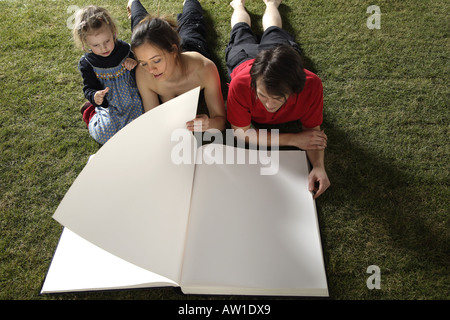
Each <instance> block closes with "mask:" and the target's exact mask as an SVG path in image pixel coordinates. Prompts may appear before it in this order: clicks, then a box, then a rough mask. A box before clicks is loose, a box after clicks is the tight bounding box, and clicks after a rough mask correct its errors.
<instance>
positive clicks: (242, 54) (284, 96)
mask: <svg viewBox="0 0 450 320" xmlns="http://www.w3.org/2000/svg"><path fill="white" fill-rule="evenodd" d="M264 2H265V4H266V9H265V12H264V15H263V18H262V23H263V28H264V33H263V35H262V37H261V40H260V41H259V42H258V40H257V38H256V36H255V35H254V33H253V32H252V30H251V20H250V16H249V14H248V13H247V11H246V9H245V0H233V1H232V2H231V3H230V4H231V6H232V7H233V9H234V11H233V14H232V16H231V26H232V31H231V36H230V42H229V44H228V46H227V49H226V60H227V68H228V72H229V74H230V77H231V82H230V86H229V92H228V99H227V119H228V121H229V122H230V124H231V127H232V129H234V130H235V131H234V132H235V136H236V137H237V138H238V139H245V140H246V141H247V142H248V141H252V138H255V140H256V141H257V143H258V144H259V145H262V144H270V142H271V141H273V139H272V138H270V139H267V141H262V140H260V139H259V137H258V131H257V130H256V131H254V130H249V129H250V128H251V127H252V126H253V127H256V129H263V128H279V129H280V132H281V133H279V135H278V146H293V147H297V148H299V149H303V150H306V153H307V156H308V159H309V161H310V163H311V165H312V170H311V172H310V174H309V177H308V180H309V190H310V191H311V192H314V198H317V197H319V196H320V195H321V194H322V193H323V192H324V191H325V190H326V189H327V188H328V187H329V186H330V181H329V179H328V176H327V173H326V171H325V165H324V150H325V148H326V146H327V136H326V135H325V133H324V132H323V131H321V130H320V125H321V124H322V119H323V117H322V111H323V88H322V82H321V80H320V79H319V77H317V75H315V74H314V73H312V72H310V71H308V70H306V69H304V68H303V63H302V60H301V57H300V54H299V51H300V49H299V47H298V45H297V44H296V43H295V41H294V38H293V37H292V36H291V35H290V34H289V33H287V32H286V31H285V30H283V29H282V19H281V16H280V13H279V11H278V6H279V5H280V3H281V0H264ZM295 122H297V123H298V122H300V123H301V128H298V129H299V130H297V131H292V130H289V129H290V128H291V127H292V124H293V123H295ZM252 135H256V137H252Z"/></svg>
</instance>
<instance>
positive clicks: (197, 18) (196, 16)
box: [131, 0, 211, 59]
mask: <svg viewBox="0 0 450 320" xmlns="http://www.w3.org/2000/svg"><path fill="white" fill-rule="evenodd" d="M147 16H148V12H147V10H146V9H145V8H144V6H143V5H142V4H141V2H140V1H139V0H135V1H133V2H132V4H131V30H132V31H133V29H134V27H135V26H136V25H137V24H138V23H139V22H140V21H141V20H142V19H144V18H145V17H147ZM177 24H178V30H177V31H178V34H179V35H180V38H181V50H182V51H196V52H198V53H200V54H202V55H203V56H205V57H206V58H208V59H210V58H211V56H210V54H209V50H208V46H207V44H206V28H205V21H204V19H203V9H202V7H201V5H200V3H199V2H198V1H197V0H186V2H185V4H184V6H183V12H182V13H179V14H178V15H177Z"/></svg>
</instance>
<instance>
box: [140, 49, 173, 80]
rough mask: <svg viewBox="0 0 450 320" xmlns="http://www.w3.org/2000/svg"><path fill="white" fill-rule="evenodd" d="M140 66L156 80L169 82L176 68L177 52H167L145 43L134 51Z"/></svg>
mask: <svg viewBox="0 0 450 320" xmlns="http://www.w3.org/2000/svg"><path fill="white" fill-rule="evenodd" d="M134 54H135V55H136V58H137V60H138V62H139V64H140V65H141V66H142V67H143V68H144V69H145V70H147V71H148V72H149V73H150V74H152V75H153V76H154V77H155V79H156V80H169V79H171V76H172V75H173V74H174V71H175V68H176V56H177V53H176V51H174V52H167V51H166V50H161V49H159V48H158V47H156V46H154V45H152V44H149V43H144V44H142V45H140V46H139V47H137V48H135V49H134Z"/></svg>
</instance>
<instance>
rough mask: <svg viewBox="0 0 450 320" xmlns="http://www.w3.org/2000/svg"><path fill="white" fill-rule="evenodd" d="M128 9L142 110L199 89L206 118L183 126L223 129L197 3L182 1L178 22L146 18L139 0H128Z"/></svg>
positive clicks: (218, 92)
mask: <svg viewBox="0 0 450 320" xmlns="http://www.w3.org/2000/svg"><path fill="white" fill-rule="evenodd" d="M128 12H129V15H130V18H131V25H132V30H133V34H132V37H131V47H132V50H133V52H134V54H135V56H136V58H137V60H138V62H139V66H138V67H137V68H136V81H137V84H138V88H139V92H140V94H141V97H142V102H143V106H144V110H145V111H148V110H150V109H152V108H154V107H156V106H158V105H159V104H160V103H163V102H166V101H168V100H170V99H172V98H175V97H176V96H178V95H180V94H183V93H185V92H187V91H189V90H191V89H193V88H196V87H200V88H201V92H202V94H203V96H204V100H205V102H206V107H207V109H208V110H207V112H208V113H209V116H208V115H206V114H200V115H198V116H197V118H196V119H193V120H192V121H189V122H188V123H187V128H188V129H189V130H192V131H205V130H207V129H210V128H215V129H219V130H221V131H222V130H224V129H225V122H226V115H225V106H224V101H223V96H222V91H221V84H220V77H219V73H218V71H217V67H216V65H215V64H214V63H213V62H212V61H211V60H210V59H208V58H207V57H208V56H209V53H208V49H207V45H206V38H205V25H204V21H203V12H202V8H201V6H200V3H199V2H198V1H197V0H185V1H184V4H183V13H181V14H179V15H178V19H177V20H178V21H177V22H178V26H175V24H173V23H171V22H170V21H168V20H166V19H162V18H152V17H149V16H148V13H147V11H146V9H145V8H144V7H143V6H142V4H141V3H140V1H139V0H130V1H129V3H128ZM198 113H199V112H198ZM200 113H202V112H200ZM194 125H195V127H194Z"/></svg>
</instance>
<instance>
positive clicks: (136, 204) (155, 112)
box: [53, 88, 199, 282]
mask: <svg viewBox="0 0 450 320" xmlns="http://www.w3.org/2000/svg"><path fill="white" fill-rule="evenodd" d="M198 94H199V88H197V89H194V90H192V91H189V92H187V93H185V94H183V95H181V96H179V97H177V98H175V99H172V100H170V101H169V102H167V103H164V104H162V105H160V106H158V107H156V108H154V109H152V110H150V111H149V112H147V113H145V114H143V115H142V116H140V117H139V118H137V119H135V120H134V121H133V122H131V123H130V124H128V125H127V126H126V127H124V128H123V129H122V130H120V131H119V132H118V133H117V134H115V135H114V136H113V137H112V138H111V139H110V140H109V141H108V142H107V143H106V144H105V145H103V146H102V147H101V148H100V150H98V152H97V153H96V154H95V157H93V158H92V159H91V160H90V161H89V163H88V164H87V165H86V166H85V167H84V169H83V170H82V172H81V173H80V174H79V176H78V177H77V179H76V180H75V182H74V183H73V184H72V186H71V187H70V189H69V191H68V192H67V193H66V195H65V197H64V199H63V200H62V201H61V203H60V205H59V207H58V208H57V210H56V212H55V214H54V216H53V217H54V218H55V219H56V220H57V221H58V222H60V223H61V224H62V225H63V226H65V227H67V228H68V229H70V230H71V231H72V232H74V233H76V234H77V235H79V236H80V237H82V238H84V239H85V240H87V241H89V242H91V243H92V244H94V245H96V246H98V247H100V248H102V249H104V250H106V251H108V252H110V253H111V254H114V255H116V256H117V257H119V258H121V259H124V260H126V261H128V262H130V263H133V264H135V265H137V266H139V267H141V268H144V269H146V270H150V271H152V272H155V273H157V274H160V275H162V276H164V277H167V278H169V279H172V280H173V281H176V282H178V280H179V275H180V268H181V260H182V255H183V249H184V240H185V233H186V224H187V219H188V214H189V203H190V199H191V191H192V179H193V174H194V165H188V164H184V165H176V164H175V163H174V162H173V161H172V159H171V152H172V148H174V147H175V145H177V144H178V142H176V141H171V137H172V133H173V132H174V131H175V130H177V129H183V128H186V122H187V121H189V120H192V119H193V118H194V117H195V114H196V110H197V101H198ZM191 138H192V141H194V138H193V137H192V135H191ZM192 143H193V142H192Z"/></svg>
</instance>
